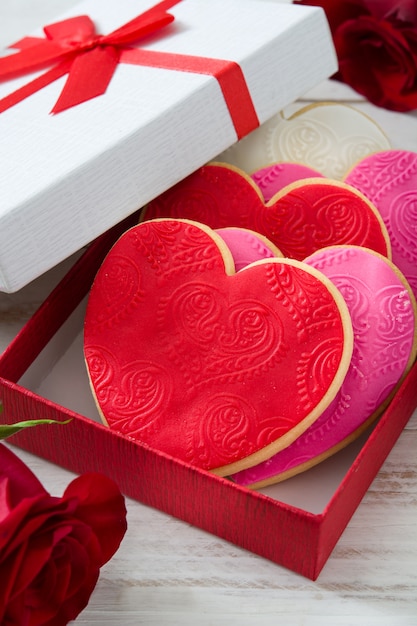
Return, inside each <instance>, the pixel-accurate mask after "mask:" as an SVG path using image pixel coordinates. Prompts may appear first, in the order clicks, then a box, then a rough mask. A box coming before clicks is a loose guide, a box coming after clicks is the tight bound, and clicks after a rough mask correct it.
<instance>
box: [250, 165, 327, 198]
mask: <svg viewBox="0 0 417 626" xmlns="http://www.w3.org/2000/svg"><path fill="white" fill-rule="evenodd" d="M251 178H252V180H253V181H254V183H255V184H256V185H258V187H259V189H260V190H261V192H262V195H263V198H264V200H265V202H268V201H269V200H270V199H271V198H272V196H274V195H275V194H276V193H278V191H281V189H284V187H286V186H287V185H290V184H291V183H295V182H297V181H298V180H302V179H304V178H323V176H322V174H321V173H320V172H319V171H317V170H314V169H313V168H311V167H307V166H306V165H302V164H301V163H274V164H273V165H268V166H266V167H263V168H261V169H259V170H257V171H256V172H253V174H251Z"/></svg>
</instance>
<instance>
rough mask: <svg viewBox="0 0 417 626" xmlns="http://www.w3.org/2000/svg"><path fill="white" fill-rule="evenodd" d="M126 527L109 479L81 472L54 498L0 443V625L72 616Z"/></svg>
mask: <svg viewBox="0 0 417 626" xmlns="http://www.w3.org/2000/svg"><path fill="white" fill-rule="evenodd" d="M125 531H126V508H125V504H124V498H123V496H122V495H121V493H120V491H119V490H118V488H117V486H116V485H115V484H114V483H113V481H111V480H110V479H108V478H106V477H104V476H102V475H99V474H86V475H83V476H80V477H78V478H76V479H75V480H73V481H72V482H71V483H70V484H69V486H68V487H67V489H66V490H65V493H64V495H63V496H62V498H58V497H52V496H50V495H49V494H48V492H47V491H46V490H45V489H44V488H43V486H42V485H41V483H40V482H39V481H38V480H37V478H36V477H35V476H34V475H33V474H32V472H31V471H30V470H29V468H28V467H27V466H26V465H25V464H24V463H23V462H22V461H20V459H18V457H16V455H14V454H13V453H12V452H11V451H10V450H8V449H7V448H6V447H5V446H4V445H0V581H1V585H0V624H1V625H2V626H38V625H47V626H63V625H65V624H67V623H68V622H69V621H70V620H73V619H75V617H77V615H78V614H79V613H80V611H82V610H83V609H84V608H85V606H86V605H87V603H88V601H89V598H90V595H91V593H92V591H93V589H94V587H95V585H96V582H97V579H98V576H99V570H100V567H101V566H102V565H103V564H104V563H106V561H108V560H109V559H110V558H111V557H112V555H113V554H114V552H115V551H116V550H117V548H118V547H119V544H120V542H121V540H122V538H123V536H124V534H125Z"/></svg>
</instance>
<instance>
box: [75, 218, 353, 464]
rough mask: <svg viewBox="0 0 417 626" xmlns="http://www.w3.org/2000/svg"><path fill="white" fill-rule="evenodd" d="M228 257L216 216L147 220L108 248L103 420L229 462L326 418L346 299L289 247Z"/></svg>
mask: <svg viewBox="0 0 417 626" xmlns="http://www.w3.org/2000/svg"><path fill="white" fill-rule="evenodd" d="M232 268H233V260H232V258H231V254H230V252H229V251H228V249H227V248H226V246H225V244H224V242H222V240H221V239H220V237H218V236H217V235H215V234H214V233H213V232H212V231H210V230H209V229H208V228H205V227H202V226H201V225H199V224H195V223H192V222H187V221H181V220H156V221H149V222H143V223H142V224H139V225H138V226H136V227H134V228H132V229H131V230H129V231H127V232H126V233H125V234H124V235H123V236H122V237H121V238H120V239H119V241H118V242H117V243H116V244H115V245H114V247H113V248H112V250H111V251H110V253H109V254H108V256H107V258H106V259H105V260H104V262H103V264H102V267H101V269H100V271H99V272H98V275H97V277H96V280H95V282H94V284H93V287H92V290H91V294H90V298H89V302H88V307H87V313H86V319H85V357H86V362H87V366H88V371H89V375H90V380H91V384H92V388H93V391H94V394H95V397H96V400H97V403H98V405H99V408H100V410H101V412H102V415H103V418H104V420H105V421H106V422H107V423H108V424H109V425H110V426H111V427H113V428H115V429H117V430H118V431H121V432H122V433H124V434H125V435H129V436H132V437H134V438H136V439H138V440H140V441H142V442H144V443H145V444H149V445H150V446H152V447H154V448H156V449H159V450H161V451H164V452H166V453H168V454H170V455H172V456H174V457H177V458H179V459H182V460H183V461H186V462H189V463H191V464H193V465H196V466H198V467H200V468H204V469H208V470H214V471H216V472H217V473H219V474H223V475H225V474H228V473H230V472H231V471H238V470H239V469H243V468H245V467H249V466H250V465H254V464H255V463H257V462H259V461H260V460H261V459H263V458H267V457H268V456H271V455H272V454H273V453H275V452H276V451H278V450H279V449H281V448H282V447H283V446H285V445H288V444H289V443H290V442H291V441H293V440H294V439H295V438H296V437H297V436H298V435H299V434H301V432H303V431H304V430H305V429H306V428H307V427H308V426H309V425H310V424H311V423H313V422H314V421H315V420H316V419H317V418H318V416H319V415H320V413H321V412H322V411H323V410H324V408H325V407H326V406H327V405H328V404H329V403H330V402H331V400H332V399H333V398H334V397H335V394H336V393H337V391H338V389H339V387H340V385H341V383H342V380H343V377H344V375H345V373H346V371H347V368H348V365H349V360H350V356H351V351H352V342H353V339H352V328H351V325H350V320H348V313H347V308H346V305H345V304H344V301H343V299H342V297H341V296H340V294H339V292H338V291H337V290H335V289H334V287H333V286H332V285H331V283H330V282H328V281H327V279H325V278H324V277H323V276H322V275H321V274H320V273H319V272H317V270H315V269H313V268H309V267H308V266H306V265H305V264H303V263H299V262H297V261H289V260H283V259H273V260H269V259H268V260H266V261H261V262H259V263H258V264H256V265H253V266H249V267H248V268H247V269H244V270H242V271H240V272H238V273H236V274H235V273H234V270H233V269H232ZM342 313H343V315H342Z"/></svg>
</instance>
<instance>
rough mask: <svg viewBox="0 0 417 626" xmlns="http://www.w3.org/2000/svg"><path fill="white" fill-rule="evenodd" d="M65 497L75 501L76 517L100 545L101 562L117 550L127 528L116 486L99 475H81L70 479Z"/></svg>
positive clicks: (123, 509) (124, 511) (121, 498)
mask: <svg viewBox="0 0 417 626" xmlns="http://www.w3.org/2000/svg"><path fill="white" fill-rule="evenodd" d="M63 497H64V498H77V499H78V507H77V517H78V518H79V519H81V520H83V521H84V522H85V523H86V524H88V525H89V526H91V527H92V529H93V531H94V533H95V534H96V536H97V539H98V541H99V542H100V546H101V550H102V563H101V565H103V564H104V563H106V562H107V561H108V560H109V559H110V558H111V557H112V556H113V554H114V553H115V552H116V550H117V549H118V547H119V545H120V542H121V541H122V539H123V537H124V534H125V532H126V529H127V523H126V506H125V501H124V497H123V496H122V494H121V493H120V490H119V488H118V487H117V485H116V484H115V483H114V482H113V481H112V480H111V479H110V478H107V477H106V476H103V475H101V474H94V473H91V474H84V475H83V476H79V477H78V478H76V479H75V480H73V481H72V482H71V483H70V484H69V485H68V487H67V489H66V490H65V493H64V496H63Z"/></svg>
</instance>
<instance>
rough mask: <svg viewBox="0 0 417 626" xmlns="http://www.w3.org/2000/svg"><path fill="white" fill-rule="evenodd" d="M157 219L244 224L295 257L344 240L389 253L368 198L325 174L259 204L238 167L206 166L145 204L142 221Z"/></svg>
mask: <svg viewBox="0 0 417 626" xmlns="http://www.w3.org/2000/svg"><path fill="white" fill-rule="evenodd" d="M160 217H173V218H185V219H190V220H196V221H198V222H202V223H204V224H207V225H208V226H210V228H214V229H217V228H224V227H226V226H237V227H240V228H247V229H249V230H253V231H255V232H258V233H260V234H262V235H264V236H265V237H267V238H268V239H269V240H270V241H271V242H272V243H273V244H275V245H276V246H277V247H278V248H279V250H280V251H281V252H282V254H283V255H284V256H286V257H288V258H293V259H298V260H302V259H304V258H305V257H306V256H309V255H310V254H313V252H316V250H319V249H320V248H324V247H326V246H331V245H346V244H351V245H357V246H364V247H366V248H371V249H372V250H375V251H376V252H379V253H380V254H383V255H386V256H388V257H389V256H390V254H391V249H390V242H389V236H388V232H387V229H386V227H385V225H384V223H383V220H382V218H381V216H380V215H379V213H378V212H377V210H376V209H375V207H374V206H373V205H372V204H371V202H370V201H369V200H368V199H367V198H365V196H364V195H363V194H362V193H360V192H359V191H357V190H356V189H354V188H353V187H350V186H349V185H346V184H345V183H342V182H339V181H334V180H329V179H327V178H312V179H311V178H308V179H304V180H301V181H298V182H296V183H293V184H291V185H288V186H287V187H285V188H284V189H282V190H281V191H280V192H279V193H277V194H275V195H274V196H273V197H272V198H271V199H270V201H269V202H267V203H264V201H263V198H262V194H261V192H260V190H259V188H258V187H257V186H256V184H255V183H254V182H253V181H252V180H251V178H250V177H249V176H247V175H246V174H245V173H244V172H243V171H242V170H239V169H238V168H235V167H232V166H228V165H225V164H210V165H205V166H203V167H201V168H200V169H199V170H197V171H196V172H194V173H193V174H191V175H190V176H188V177H187V178H186V179H184V180H183V181H181V182H179V183H178V184H177V185H175V186H174V187H171V189H169V190H168V191H166V192H165V193H163V194H161V195H160V196H158V197H157V198H155V200H153V201H152V202H150V203H149V204H148V206H147V208H146V209H145V212H144V219H154V218H160Z"/></svg>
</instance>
